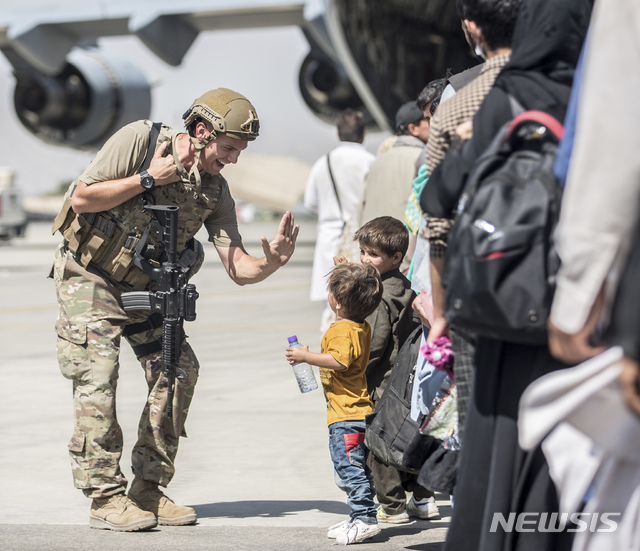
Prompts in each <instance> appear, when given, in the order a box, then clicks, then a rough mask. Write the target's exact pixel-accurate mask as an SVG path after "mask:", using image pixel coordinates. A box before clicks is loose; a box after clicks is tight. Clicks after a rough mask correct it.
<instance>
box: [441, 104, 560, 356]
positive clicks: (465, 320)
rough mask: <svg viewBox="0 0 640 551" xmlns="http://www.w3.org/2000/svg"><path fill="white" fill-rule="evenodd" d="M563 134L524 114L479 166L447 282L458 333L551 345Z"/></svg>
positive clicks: (463, 204)
mask: <svg viewBox="0 0 640 551" xmlns="http://www.w3.org/2000/svg"><path fill="white" fill-rule="evenodd" d="M512 109H513V107H512ZM520 110H521V109H520ZM562 134H563V127H562V125H561V124H560V123H559V122H558V121H557V120H556V119H554V118H553V117H552V116H550V115H548V114H546V113H542V112H540V111H524V112H521V113H520V114H519V115H517V116H516V117H515V118H514V119H513V120H512V121H511V122H510V123H507V124H505V125H504V127H503V128H502V129H501V130H500V132H499V133H498V134H497V136H496V137H495V138H494V140H493V141H492V143H491V144H490V146H489V147H488V148H487V150H486V151H485V152H484V153H483V154H482V155H481V156H480V157H479V158H478V160H477V161H476V162H475V163H474V165H473V167H472V169H471V171H470V173H469V176H468V178H467V183H466V186H465V190H464V192H463V194H462V196H461V199H460V202H459V204H458V211H457V217H456V221H455V224H454V226H453V228H452V231H451V235H450V237H449V248H448V251H447V257H446V261H445V268H444V272H443V278H442V279H443V285H444V286H445V287H446V289H447V295H446V297H447V298H446V303H445V317H446V318H447V321H448V322H449V323H450V324H451V325H452V326H453V327H458V328H460V329H462V330H464V331H467V332H468V333H470V334H473V335H476V336H480V337H487V338H493V339H498V340H503V341H509V342H516V343H523V344H525V343H526V344H543V343H545V342H546V340H547V318H548V315H549V310H550V308H551V300H552V298H553V292H554V289H555V277H556V273H557V271H558V268H559V264H560V262H559V258H558V255H557V254H556V251H555V248H554V245H553V239H552V234H553V231H554V228H555V226H556V223H557V220H558V216H559V212H560V200H561V187H560V184H559V183H558V181H557V179H556V177H555V176H554V173H553V166H554V162H555V159H556V156H557V151H558V145H559V141H560V139H561V138H562Z"/></svg>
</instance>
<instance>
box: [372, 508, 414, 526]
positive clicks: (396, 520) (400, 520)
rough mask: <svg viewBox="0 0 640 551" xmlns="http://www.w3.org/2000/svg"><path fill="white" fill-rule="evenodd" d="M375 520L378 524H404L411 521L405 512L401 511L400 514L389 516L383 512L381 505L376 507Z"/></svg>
mask: <svg viewBox="0 0 640 551" xmlns="http://www.w3.org/2000/svg"><path fill="white" fill-rule="evenodd" d="M376 518H377V519H378V522H387V523H389V524H404V523H406V522H409V521H410V520H411V519H410V518H409V515H407V512H406V511H402V513H398V514H397V515H390V514H389V513H387V512H386V511H385V510H384V507H383V506H382V505H378V510H377V512H376Z"/></svg>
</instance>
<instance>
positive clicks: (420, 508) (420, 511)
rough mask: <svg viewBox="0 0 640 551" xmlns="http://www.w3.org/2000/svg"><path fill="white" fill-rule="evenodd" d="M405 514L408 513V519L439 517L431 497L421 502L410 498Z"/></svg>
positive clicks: (438, 511)
mask: <svg viewBox="0 0 640 551" xmlns="http://www.w3.org/2000/svg"><path fill="white" fill-rule="evenodd" d="M407 513H409V516H410V517H418V518H421V519H423V520H427V519H431V518H436V517H439V516H440V510H439V509H438V506H437V505H436V500H435V498H434V497H433V496H431V497H429V498H427V499H425V500H423V501H416V500H415V499H413V497H411V499H410V500H409V503H407Z"/></svg>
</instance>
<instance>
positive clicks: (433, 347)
mask: <svg viewBox="0 0 640 551" xmlns="http://www.w3.org/2000/svg"><path fill="white" fill-rule="evenodd" d="M420 352H421V353H422V355H423V356H424V357H425V358H426V359H427V361H428V362H429V363H430V364H431V365H432V366H433V367H435V368H436V369H437V370H438V371H444V372H445V373H446V374H447V375H448V376H449V378H450V379H451V380H452V381H453V350H451V340H449V337H445V336H442V337H438V338H437V339H436V340H435V341H433V342H431V343H428V344H425V345H423V346H422V347H420Z"/></svg>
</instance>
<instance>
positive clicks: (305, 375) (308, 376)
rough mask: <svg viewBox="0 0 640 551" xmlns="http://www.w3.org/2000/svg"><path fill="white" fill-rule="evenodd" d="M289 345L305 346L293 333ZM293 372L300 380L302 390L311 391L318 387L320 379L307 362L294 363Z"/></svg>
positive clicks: (294, 346)
mask: <svg viewBox="0 0 640 551" xmlns="http://www.w3.org/2000/svg"><path fill="white" fill-rule="evenodd" d="M289 346H290V347H292V348H304V347H303V346H302V345H301V344H300V343H299V342H298V337H296V336H295V335H293V336H292V337H289ZM293 373H294V374H295V376H296V381H298V386H299V387H300V392H310V391H312V390H315V389H316V388H318V381H316V376H315V375H314V374H313V369H312V368H311V366H310V365H309V364H308V363H307V362H300V363H297V364H293Z"/></svg>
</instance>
